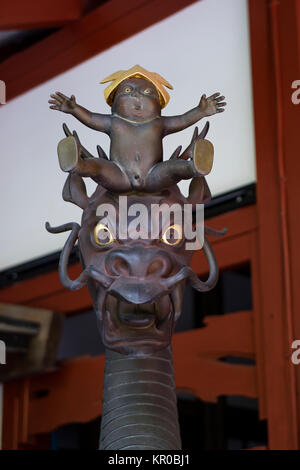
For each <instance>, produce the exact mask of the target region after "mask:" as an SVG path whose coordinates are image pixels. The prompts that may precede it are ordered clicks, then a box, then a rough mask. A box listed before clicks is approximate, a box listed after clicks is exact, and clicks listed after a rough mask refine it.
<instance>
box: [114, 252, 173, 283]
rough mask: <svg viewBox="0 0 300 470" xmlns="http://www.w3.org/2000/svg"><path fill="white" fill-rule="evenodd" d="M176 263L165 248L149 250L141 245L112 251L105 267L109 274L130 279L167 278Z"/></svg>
mask: <svg viewBox="0 0 300 470" xmlns="http://www.w3.org/2000/svg"><path fill="white" fill-rule="evenodd" d="M173 267H174V263H173V261H172V260H171V257H170V256H169V254H168V253H166V252H164V251H163V250H149V249H145V248H143V247H140V246H135V247H132V248H120V249H116V250H113V251H111V252H110V253H108V254H107V255H106V258H105V269H106V272H107V274H108V275H109V276H123V277H124V278H127V279H128V280H130V279H131V278H138V279H141V278H142V279H143V280H144V281H147V280H148V279H153V278H155V279H159V278H166V277H167V276H169V275H170V273H171V271H172V270H173Z"/></svg>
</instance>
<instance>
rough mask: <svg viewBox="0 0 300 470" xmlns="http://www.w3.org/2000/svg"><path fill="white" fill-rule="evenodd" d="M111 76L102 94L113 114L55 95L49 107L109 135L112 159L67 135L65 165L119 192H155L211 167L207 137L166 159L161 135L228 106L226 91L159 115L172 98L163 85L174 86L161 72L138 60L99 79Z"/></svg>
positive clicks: (63, 148) (63, 143) (63, 144)
mask: <svg viewBox="0 0 300 470" xmlns="http://www.w3.org/2000/svg"><path fill="white" fill-rule="evenodd" d="M109 81H112V83H111V84H110V85H109V86H108V87H107V88H106V89H105V91H104V95H105V98H106V101H107V103H108V104H109V105H111V108H112V113H111V115H109V114H98V113H92V112H90V111H88V110H87V109H85V108H83V107H82V106H80V105H78V104H77V103H76V100H75V96H74V95H72V96H71V97H70V98H68V97H67V96H65V95H64V94H63V93H60V92H56V94H53V95H51V98H52V99H50V100H49V103H50V104H51V106H50V108H51V109H56V110H59V111H62V112H65V113H68V114H72V115H73V116H74V117H76V118H77V119H78V120H79V121H80V122H82V123H83V124H85V125H86V126H88V127H90V128H91V129H95V130H98V131H100V132H104V133H106V134H107V135H109V137H110V139H111V146H110V159H107V158H94V157H92V156H91V155H90V154H88V152H84V151H83V150H82V149H83V147H81V145H80V143H79V140H78V138H76V135H75V137H74V136H69V137H67V138H65V139H63V140H62V141H61V142H60V143H59V145H58V155H59V161H60V166H61V168H62V170H63V171H67V172H72V173H77V174H79V175H80V176H83V177H91V178H93V179H94V180H95V181H96V182H97V183H98V184H101V185H102V186H104V187H105V188H107V189H111V190H113V191H118V192H127V191H130V190H139V191H141V190H142V191H145V192H153V191H157V190H162V189H164V188H167V187H169V186H171V185H173V184H176V183H178V182H179V181H180V180H182V179H190V178H192V177H194V176H203V175H206V174H207V173H209V171H210V170H211V166H212V160H213V146H212V144H211V143H210V142H209V141H207V140H204V139H200V138H198V139H194V141H193V145H191V146H190V147H189V148H188V151H186V152H184V155H181V156H179V152H180V149H177V150H178V151H176V152H175V153H174V154H173V156H172V157H171V158H170V160H168V161H163V148H162V139H163V138H164V137H165V136H166V135H168V134H172V133H173V132H178V131H181V130H183V129H185V128H187V127H189V126H191V125H193V124H195V123H196V122H197V121H199V120H200V119H202V118H203V117H206V116H211V115H213V114H215V113H220V112H222V111H224V106H225V105H226V103H225V102H224V101H223V100H224V96H220V93H215V94H213V95H212V96H210V97H209V98H206V95H203V96H202V98H201V100H200V103H199V105H198V106H196V107H195V108H194V109H191V110H190V111H188V112H186V113H185V114H182V115H180V116H161V109H162V108H164V107H165V106H166V104H167V103H168V101H169V95H168V93H167V91H166V89H165V88H164V86H167V87H168V88H171V89H172V86H171V85H170V83H168V82H167V81H166V80H165V79H164V78H163V77H161V76H160V75H158V74H156V73H151V72H148V71H147V70H145V69H143V68H142V67H140V66H139V65H136V66H134V67H132V68H131V69H129V70H127V71H119V72H116V73H114V74H112V75H110V76H109V77H107V78H106V79H104V80H102V82H101V83H105V82H109ZM163 85H164V86H163ZM188 158H189V160H187V159H188Z"/></svg>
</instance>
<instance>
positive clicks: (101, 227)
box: [94, 222, 114, 246]
mask: <svg viewBox="0 0 300 470" xmlns="http://www.w3.org/2000/svg"><path fill="white" fill-rule="evenodd" d="M94 240H95V242H96V243H97V245H100V246H107V245H110V244H111V243H113V242H114V237H113V235H112V233H111V231H110V230H109V228H108V227H107V226H106V225H105V224H103V223H101V222H98V224H97V225H96V227H95V228H94Z"/></svg>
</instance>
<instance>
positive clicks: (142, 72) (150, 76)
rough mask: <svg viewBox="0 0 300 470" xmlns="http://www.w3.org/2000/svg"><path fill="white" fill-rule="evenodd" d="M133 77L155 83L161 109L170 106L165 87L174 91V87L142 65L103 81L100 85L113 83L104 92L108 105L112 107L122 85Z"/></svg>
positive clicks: (112, 75) (120, 71)
mask: <svg viewBox="0 0 300 470" xmlns="http://www.w3.org/2000/svg"><path fill="white" fill-rule="evenodd" d="M133 77H136V78H145V79H146V80H149V81H150V82H151V83H153V85H154V86H155V88H156V89H157V91H158V95H159V100H160V104H161V107H162V108H164V107H165V106H166V105H167V104H168V102H169V100H170V96H169V93H168V92H167V90H166V89H165V88H164V87H168V88H170V89H171V90H173V87H172V85H171V84H170V83H169V82H167V80H165V79H164V78H163V77H162V76H161V75H159V74H158V73H154V72H148V70H146V69H144V68H143V67H141V66H140V65H135V66H134V67H131V69H128V70H118V71H117V72H114V73H112V74H111V75H109V76H108V77H106V78H104V79H103V80H101V82H100V83H107V82H112V83H111V84H110V85H108V87H106V88H105V90H104V97H105V99H106V102H107V104H109V105H110V106H111V105H112V101H113V97H114V93H115V91H116V88H117V87H118V86H119V85H120V83H121V82H123V81H124V80H126V79H127V78H133ZM163 85H164V86H163Z"/></svg>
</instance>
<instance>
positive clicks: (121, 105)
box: [112, 78, 161, 121]
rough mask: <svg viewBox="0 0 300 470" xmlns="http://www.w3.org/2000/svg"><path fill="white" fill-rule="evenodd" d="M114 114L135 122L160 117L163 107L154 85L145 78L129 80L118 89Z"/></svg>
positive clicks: (114, 100) (114, 101)
mask: <svg viewBox="0 0 300 470" xmlns="http://www.w3.org/2000/svg"><path fill="white" fill-rule="evenodd" d="M112 112H113V113H116V114H118V115H119V116H122V117H125V118H127V119H132V120H134V121H144V120H146V119H151V118H155V117H156V116H160V112H161V106H160V102H159V96H158V92H157V90H156V88H155V86H154V85H152V83H151V82H149V81H148V80H145V79H143V78H129V79H128V80H124V81H123V82H122V83H120V85H119V86H118V88H117V91H116V94H115V96H114V99H113V104H112Z"/></svg>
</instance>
